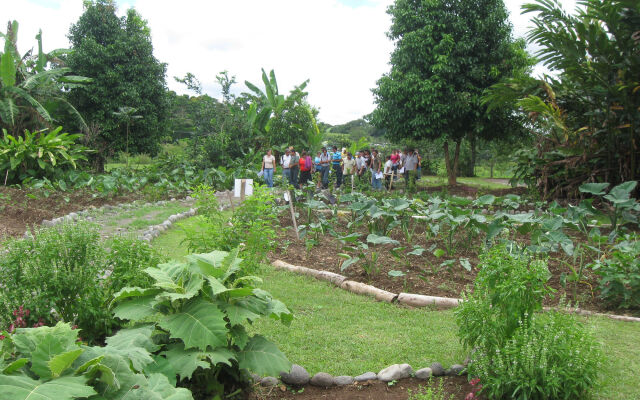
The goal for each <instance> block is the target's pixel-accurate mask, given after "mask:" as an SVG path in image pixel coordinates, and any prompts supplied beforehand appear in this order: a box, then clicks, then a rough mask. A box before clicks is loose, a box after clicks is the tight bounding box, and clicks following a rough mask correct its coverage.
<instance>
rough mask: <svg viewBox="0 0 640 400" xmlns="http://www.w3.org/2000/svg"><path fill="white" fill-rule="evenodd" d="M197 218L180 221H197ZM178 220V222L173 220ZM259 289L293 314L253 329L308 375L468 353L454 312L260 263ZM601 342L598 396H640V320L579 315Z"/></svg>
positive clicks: (172, 236) (176, 232)
mask: <svg viewBox="0 0 640 400" xmlns="http://www.w3.org/2000/svg"><path fill="white" fill-rule="evenodd" d="M196 223H197V218H190V219H188V220H185V221H184V222H182V223H181V224H183V225H185V226H194V225H195V224H196ZM178 225H180V224H178ZM183 239H184V234H183V232H182V231H181V230H180V228H179V227H178V228H175V229H171V230H170V231H168V232H167V233H165V234H163V235H161V236H160V237H158V238H157V239H156V240H154V242H153V245H154V247H156V248H158V249H159V250H160V251H161V252H163V253H164V254H166V255H168V256H170V257H173V258H180V257H182V256H184V255H186V254H187V250H186V246H185V245H182V244H181V242H182V240H183ZM260 276H261V277H262V278H263V279H264V283H263V285H262V288H264V289H265V290H267V291H269V292H271V294H272V295H273V296H274V297H275V298H277V299H279V300H281V301H283V302H284V303H285V304H286V305H287V306H288V307H289V308H290V309H291V311H293V313H294V320H293V322H292V323H291V325H290V326H289V327H286V326H284V325H282V324H281V323H278V322H276V321H273V320H270V319H262V320H259V321H257V322H256V323H255V324H254V325H253V327H252V328H251V330H252V331H254V332H259V333H260V334H262V335H265V336H266V337H268V338H269V339H271V340H273V341H274V342H275V343H277V344H278V346H279V347H280V349H281V350H282V351H283V352H284V353H285V354H286V355H287V357H288V358H289V359H290V360H291V361H292V362H294V363H296V364H300V365H302V366H304V367H305V368H306V369H307V370H308V371H309V372H310V373H311V374H314V373H316V372H320V371H322V372H328V373H330V374H334V375H358V374H361V373H364V372H367V371H373V372H378V371H379V370H380V369H382V368H384V367H386V366H388V365H391V364H395V363H404V362H406V363H409V364H411V365H412V366H413V367H414V369H416V368H422V367H426V366H429V365H430V364H431V363H432V362H434V361H438V362H441V363H442V364H443V365H444V366H445V367H448V366H449V365H450V364H453V363H459V362H461V361H462V360H463V359H464V358H465V353H464V351H463V349H462V346H461V345H460V343H459V342H458V339H457V336H456V325H455V320H454V316H453V312H451V311H444V312H443V311H431V310H425V309H408V308H403V307H400V306H397V305H392V304H387V303H380V302H376V301H375V300H372V299H370V298H368V297H364V296H358V295H354V294H351V293H349V292H346V291H343V290H341V289H338V288H336V287H335V286H333V285H330V284H328V283H326V282H321V281H317V280H315V279H312V278H309V277H304V276H298V275H294V274H292V273H288V272H283V271H276V270H273V269H271V268H270V267H266V266H265V267H264V268H263V270H262V271H261V272H260ZM583 320H584V321H585V323H586V324H588V325H589V326H592V328H593V330H594V333H595V335H596V336H597V338H598V339H599V340H600V341H601V342H602V344H603V353H604V354H605V356H606V360H605V362H604V365H603V368H602V374H601V384H600V387H599V388H598V389H597V391H596V393H595V394H594V397H595V398H596V399H629V400H631V399H640V373H639V372H640V323H629V322H618V321H614V320H611V319H607V318H584V319H583Z"/></svg>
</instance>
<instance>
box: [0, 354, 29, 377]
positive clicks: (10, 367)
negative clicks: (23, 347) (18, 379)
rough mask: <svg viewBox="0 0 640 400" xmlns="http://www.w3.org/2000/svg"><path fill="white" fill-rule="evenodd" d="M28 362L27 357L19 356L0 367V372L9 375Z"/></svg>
mask: <svg viewBox="0 0 640 400" xmlns="http://www.w3.org/2000/svg"><path fill="white" fill-rule="evenodd" d="M0 362H1V361H0ZM28 362H29V359H28V358H19V359H17V360H15V361H14V362H12V363H11V364H9V365H7V366H5V367H4V368H3V369H2V373H3V374H6V375H11V374H13V373H14V372H16V371H17V370H19V369H20V368H22V367H24V366H25V365H27V363H28Z"/></svg>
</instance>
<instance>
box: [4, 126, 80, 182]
mask: <svg viewBox="0 0 640 400" xmlns="http://www.w3.org/2000/svg"><path fill="white" fill-rule="evenodd" d="M47 130H48V129H43V130H41V131H36V132H29V131H28V130H26V129H25V131H24V135H23V136H16V137H14V136H12V135H10V134H8V133H7V131H6V130H5V129H3V130H2V132H3V136H2V139H1V140H0V170H1V171H5V170H6V171H8V174H7V176H6V177H7V182H9V183H21V182H22V181H23V180H25V179H27V178H53V177H54V176H55V175H56V173H57V172H59V171H61V170H64V169H68V168H69V167H72V168H76V163H77V162H79V161H80V160H86V159H87V158H86V154H87V152H88V151H89V149H88V148H86V147H84V146H82V145H80V144H78V143H76V140H77V139H78V138H80V137H81V136H82V135H80V134H74V135H70V134H68V133H60V131H61V130H62V127H61V126H59V127H58V128H56V129H54V130H52V131H51V132H47ZM3 178H4V177H3Z"/></svg>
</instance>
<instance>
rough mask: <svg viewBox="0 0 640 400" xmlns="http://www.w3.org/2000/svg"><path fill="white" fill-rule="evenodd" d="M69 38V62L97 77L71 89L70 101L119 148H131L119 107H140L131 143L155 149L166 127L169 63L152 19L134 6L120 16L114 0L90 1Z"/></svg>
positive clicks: (133, 146) (78, 70) (80, 71)
mask: <svg viewBox="0 0 640 400" xmlns="http://www.w3.org/2000/svg"><path fill="white" fill-rule="evenodd" d="M69 39H70V41H71V44H72V47H73V53H72V54H71V55H70V56H69V58H68V65H69V66H70V67H71V68H72V69H73V70H74V72H76V73H77V74H79V75H83V76H87V77H90V78H93V83H92V84H91V85H88V86H87V88H86V89H76V90H73V91H71V93H70V94H69V98H70V101H71V102H72V103H73V104H74V105H75V106H76V108H77V109H78V110H79V111H80V112H81V113H82V114H83V115H84V116H85V118H86V119H87V122H89V123H90V124H91V125H93V126H96V125H97V126H99V129H100V136H101V137H102V139H103V140H104V141H105V142H106V143H108V147H109V148H110V149H111V150H113V151H122V150H125V148H126V139H125V137H126V130H127V127H126V126H125V124H123V123H122V121H121V120H120V119H119V118H118V116H117V115H115V114H114V112H117V111H118V109H119V108H120V107H133V108H135V109H136V114H137V115H139V116H141V118H140V119H139V120H136V121H135V122H134V123H132V124H130V126H129V135H130V143H129V149H130V151H132V152H150V153H153V152H154V151H155V149H156V147H157V144H158V141H159V139H160V138H161V137H162V136H163V135H164V134H165V132H166V118H167V110H168V100H167V90H166V82H165V73H166V65H165V64H163V63H160V62H159V61H158V60H157V59H156V58H155V57H154V56H153V45H152V43H151V36H150V33H149V28H148V27H147V23H146V21H144V20H143V19H142V18H141V17H140V15H139V14H138V13H137V12H136V11H135V10H133V9H130V10H128V11H127V15H126V17H122V18H119V17H118V16H117V15H116V8H115V5H114V2H113V1H112V0H96V1H86V2H85V11H84V13H83V14H82V16H81V17H80V19H79V20H78V22H77V23H76V24H74V25H72V26H71V29H70V31H69Z"/></svg>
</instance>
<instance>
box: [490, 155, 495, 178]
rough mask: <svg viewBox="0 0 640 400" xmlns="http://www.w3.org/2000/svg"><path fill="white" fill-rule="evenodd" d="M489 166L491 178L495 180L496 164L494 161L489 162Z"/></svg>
mask: <svg viewBox="0 0 640 400" xmlns="http://www.w3.org/2000/svg"><path fill="white" fill-rule="evenodd" d="M489 165H490V170H489V171H490V172H489V177H490V178H491V179H493V166H494V165H495V162H494V161H493V160H491V161H489Z"/></svg>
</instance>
